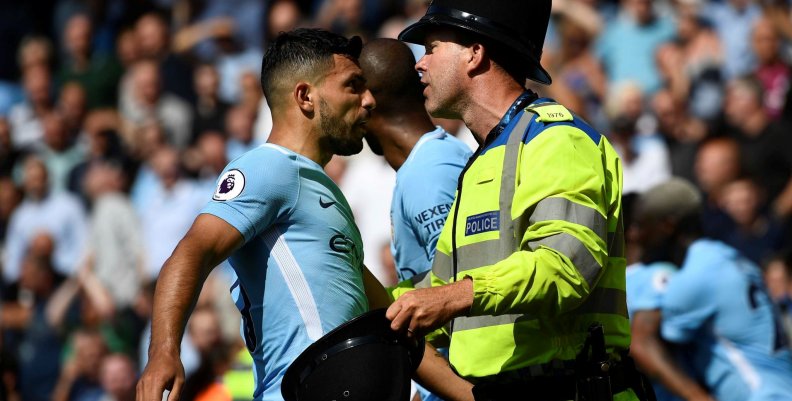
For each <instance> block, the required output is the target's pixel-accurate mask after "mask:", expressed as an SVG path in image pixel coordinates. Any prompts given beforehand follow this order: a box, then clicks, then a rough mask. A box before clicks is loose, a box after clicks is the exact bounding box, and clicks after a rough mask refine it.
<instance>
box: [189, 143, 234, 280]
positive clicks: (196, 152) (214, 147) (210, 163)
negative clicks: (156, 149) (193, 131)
mask: <svg viewBox="0 0 792 401" xmlns="http://www.w3.org/2000/svg"><path fill="white" fill-rule="evenodd" d="M226 144H227V142H226V139H225V136H224V135H223V134H222V133H220V132H213V131H209V132H205V133H204V134H203V135H201V137H200V138H198V142H197V143H196V144H195V146H194V147H193V148H191V149H190V150H188V151H187V152H185V154H184V157H182V162H183V164H184V168H185V170H187V172H188V173H190V176H191V177H194V178H195V180H196V183H195V184H196V191H197V193H196V196H198V197H200V196H204V198H205V200H206V201H209V198H210V197H211V194H213V193H214V191H215V188H216V187H217V178H218V177H220V173H222V172H223V168H225V166H226V164H228V161H229V159H228V158H227V154H228V152H227V150H226ZM229 284H231V283H229Z"/></svg>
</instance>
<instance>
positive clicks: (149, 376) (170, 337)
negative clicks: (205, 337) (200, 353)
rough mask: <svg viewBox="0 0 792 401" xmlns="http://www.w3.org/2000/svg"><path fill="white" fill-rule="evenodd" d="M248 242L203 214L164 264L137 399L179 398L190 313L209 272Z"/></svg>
mask: <svg viewBox="0 0 792 401" xmlns="http://www.w3.org/2000/svg"><path fill="white" fill-rule="evenodd" d="M243 243H244V239H243V237H242V234H240V232H239V231H237V230H236V229H235V228H234V227H233V226H231V225H230V224H228V223H226V222H225V221H224V220H222V219H220V218H219V217H216V216H213V215H210V214H201V215H199V216H198V218H196V219H195V222H194V223H193V225H192V227H191V228H190V230H189V231H188V232H187V234H186V235H185V236H184V238H183V239H182V240H181V241H180V242H179V245H178V246H177V247H176V249H175V250H174V251H173V254H172V255H171V257H170V258H168V260H167V261H165V264H164V265H163V267H162V270H161V271H160V275H159V278H158V280H157V288H156V291H155V293H154V312H153V315H152V323H151V345H150V346H149V362H148V365H147V366H146V369H145V370H144V371H143V375H142V376H141V378H140V381H139V382H138V385H137V398H136V399H137V401H160V400H161V399H162V393H163V391H164V390H165V389H166V388H168V389H171V393H170V395H169V396H168V401H175V400H178V399H179V393H180V391H181V387H182V385H183V383H184V368H183V366H182V364H181V360H180V359H179V350H180V343H181V338H182V335H183V334H184V327H185V324H186V321H187V316H188V315H189V313H190V310H191V309H192V307H193V305H194V304H195V301H196V299H197V297H198V293H199V292H200V289H201V287H202V286H203V282H204V280H206V277H207V276H208V275H209V272H211V270H212V269H213V268H214V267H215V266H217V265H218V264H219V263H220V262H222V261H223V260H225V259H226V258H228V256H229V255H230V254H231V253H232V252H233V251H234V250H235V249H237V248H238V247H240V246H241V245H242V244H243Z"/></svg>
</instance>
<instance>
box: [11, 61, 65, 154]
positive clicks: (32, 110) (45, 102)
mask: <svg viewBox="0 0 792 401" xmlns="http://www.w3.org/2000/svg"><path fill="white" fill-rule="evenodd" d="M22 83H23V87H24V89H25V102H24V103H20V104H17V105H16V106H14V107H13V108H12V109H11V112H10V113H9V115H8V120H9V121H10V122H11V133H12V134H13V135H14V137H13V138H12V143H13V144H14V146H16V147H17V149H29V148H33V147H35V146H37V145H38V144H39V143H40V141H41V138H42V123H41V121H42V120H43V119H44V116H45V115H47V114H48V113H50V112H51V111H52V110H53V107H54V101H53V98H52V93H51V90H52V80H51V76H50V72H49V69H48V67H47V66H45V65H41V64H35V65H32V66H31V67H29V68H27V69H25V70H24V72H23V74H22Z"/></svg>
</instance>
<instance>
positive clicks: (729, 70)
mask: <svg viewBox="0 0 792 401" xmlns="http://www.w3.org/2000/svg"><path fill="white" fill-rule="evenodd" d="M703 11H704V12H703V15H705V16H706V17H707V19H708V20H709V22H710V23H711V24H712V26H713V28H714V29H715V32H717V34H718V37H719V38H720V41H721V44H722V46H723V73H724V78H725V79H726V80H731V79H734V78H737V77H740V76H743V75H745V74H749V73H750V72H751V71H753V69H754V67H755V65H756V59H755V58H754V55H753V53H752V52H751V29H752V28H753V26H754V23H755V22H756V20H757V19H759V17H760V16H761V14H762V10H761V9H760V8H759V6H758V5H757V4H756V3H755V2H754V0H726V1H708V2H707V4H706V7H705V8H704V10H703Z"/></svg>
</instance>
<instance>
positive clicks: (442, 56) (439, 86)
mask: <svg viewBox="0 0 792 401" xmlns="http://www.w3.org/2000/svg"><path fill="white" fill-rule="evenodd" d="M456 40H457V36H456V35H455V34H454V32H453V31H451V30H450V29H436V30H433V31H432V32H430V33H429V34H428V35H426V40H425V43H424V46H425V48H426V53H425V54H424V56H423V57H421V59H420V60H418V63H416V64H415V69H416V70H417V71H418V72H419V73H421V75H422V76H421V83H422V84H424V86H425V87H426V88H424V91H423V95H424V99H426V100H425V101H424V105H425V106H426V111H428V112H429V114H431V115H432V117H439V118H452V119H457V118H460V117H461V115H460V112H459V110H460V107H459V106H460V105H459V102H460V100H462V96H461V95H462V93H463V89H464V88H463V86H462V84H461V81H462V77H464V76H466V73H465V69H464V68H465V63H466V60H467V59H466V58H465V57H464V55H465V53H466V52H467V50H468V48H467V47H465V46H462V45H460V44H458V43H457V42H456Z"/></svg>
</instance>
